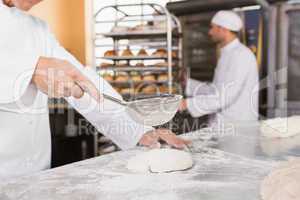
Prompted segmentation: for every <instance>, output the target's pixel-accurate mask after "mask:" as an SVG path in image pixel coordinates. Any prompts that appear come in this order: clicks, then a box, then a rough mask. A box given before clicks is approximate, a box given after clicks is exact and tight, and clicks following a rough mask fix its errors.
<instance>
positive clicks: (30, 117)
mask: <svg viewBox="0 0 300 200" xmlns="http://www.w3.org/2000/svg"><path fill="white" fill-rule="evenodd" d="M0 24H1V29H0V61H1V64H0V180H1V181H2V180H4V179H6V178H10V177H16V176H20V175H25V174H29V173H32V172H36V171H39V170H43V169H47V168H49V167H50V158H51V137H50V128H49V115H48V106H47V101H48V97H47V96H46V95H45V94H43V93H42V92H40V91H39V90H37V88H36V87H35V86H34V85H33V84H32V83H31V79H32V74H33V72H34V69H35V66H36V65H37V62H38V59H39V57H40V56H46V57H55V58H59V59H64V60H67V61H69V62H71V63H72V64H73V65H75V66H76V67H77V68H78V69H79V70H80V71H81V72H82V73H83V74H85V75H86V76H87V77H88V78H89V79H90V80H92V81H93V83H94V84H95V85H96V86H97V88H98V89H99V90H100V91H101V92H103V93H106V94H109V95H111V96H114V97H116V98H119V99H121V96H120V95H119V94H118V93H117V92H116V91H115V90H114V89H113V88H112V87H111V86H110V85H109V84H108V83H107V82H106V81H105V80H103V79H102V78H100V77H99V76H98V75H97V73H96V72H95V71H93V70H91V69H87V68H83V66H82V65H81V64H80V63H79V62H78V61H77V60H76V59H75V58H74V57H73V56H72V55H70V54H69V53H68V52H67V51H66V50H65V49H64V48H62V47H61V46H60V45H59V43H58V42H57V41H56V39H55V37H54V36H53V35H52V34H51V32H50V31H49V29H48V27H47V25H46V23H44V22H43V21H41V20H40V19H38V18H35V17H32V16H30V15H28V14H26V13H25V12H23V11H21V10H18V9H16V8H9V7H7V6H5V5H4V4H2V1H1V0H0ZM66 100H67V101H68V102H69V103H70V104H71V105H72V106H73V107H74V108H75V109H77V110H78V111H79V112H80V113H81V114H82V115H83V116H84V117H85V118H86V119H87V120H88V121H90V122H91V123H92V124H93V125H94V126H95V127H96V128H97V129H98V131H100V132H101V133H103V134H104V135H106V136H108V137H109V138H110V139H112V140H113V141H114V142H115V143H116V144H117V145H118V146H119V147H121V148H122V149H128V148H132V147H134V146H135V145H136V144H137V143H138V141H139V140H140V138H141V137H142V135H143V134H144V133H145V132H147V131H150V130H153V128H152V127H148V126H143V125H140V124H137V123H135V122H134V121H133V120H132V119H131V118H130V117H129V116H128V115H127V114H126V112H125V110H124V108H123V107H122V106H119V105H118V104H115V103H112V102H110V101H107V100H104V101H103V102H102V104H98V103H97V102H96V101H95V100H94V99H92V98H91V97H90V96H89V95H88V94H85V95H84V96H83V97H82V98H81V99H75V98H72V97H70V98H66Z"/></svg>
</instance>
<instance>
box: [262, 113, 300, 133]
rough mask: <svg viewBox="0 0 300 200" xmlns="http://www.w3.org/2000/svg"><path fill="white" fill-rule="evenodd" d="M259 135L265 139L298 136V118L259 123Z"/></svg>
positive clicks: (299, 131)
mask: <svg viewBox="0 0 300 200" xmlns="http://www.w3.org/2000/svg"><path fill="white" fill-rule="evenodd" d="M260 130H261V133H262V135H263V136H264V137H267V138H287V137H293V136H295V135H297V134H300V116H292V117H288V118H275V119H270V120H266V121H263V122H261V126H260Z"/></svg>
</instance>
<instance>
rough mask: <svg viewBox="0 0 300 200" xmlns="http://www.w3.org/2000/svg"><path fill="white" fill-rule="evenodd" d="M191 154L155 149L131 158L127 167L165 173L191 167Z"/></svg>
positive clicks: (140, 170)
mask: <svg viewBox="0 0 300 200" xmlns="http://www.w3.org/2000/svg"><path fill="white" fill-rule="evenodd" d="M192 166H193V159H192V156H191V154H189V153H187V152H185V151H180V150H175V149H153V150H150V151H148V152H146V153H142V154H139V155H137V156H135V157H132V158H131V159H129V161H128V163H127V169H129V170H131V171H134V172H143V173H146V172H152V173H164V172H173V171H181V170H186V169H189V168H191V167H192Z"/></svg>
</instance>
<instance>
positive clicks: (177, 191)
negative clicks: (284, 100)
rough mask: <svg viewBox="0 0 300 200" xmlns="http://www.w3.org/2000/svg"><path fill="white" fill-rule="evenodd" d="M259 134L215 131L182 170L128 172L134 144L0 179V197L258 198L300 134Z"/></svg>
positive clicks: (299, 142)
mask: <svg viewBox="0 0 300 200" xmlns="http://www.w3.org/2000/svg"><path fill="white" fill-rule="evenodd" d="M196 134H197V133H194V134H193V135H196ZM188 135H189V134H188ZM259 135H260V134H259V131H258V129H257V126H251V127H250V126H247V127H238V128H237V129H235V130H231V131H229V133H224V134H221V135H219V140H218V142H217V143H215V144H214V145H213V147H211V148H207V147H205V148H204V147H202V146H201V145H202V143H201V142H199V141H196V142H195V144H194V147H193V148H192V152H193V159H194V161H195V165H194V167H193V168H192V169H190V170H187V171H182V172H173V173H167V174H136V173H133V172H130V171H128V170H127V169H126V168H125V165H126V161H127V160H128V158H129V157H131V156H134V155H136V154H137V153H139V152H141V151H144V150H143V149H135V150H131V151H124V152H117V153H113V154H109V155H106V156H102V157H98V158H94V159H90V160H86V161H82V162H78V163H74V164H71V165H67V166H64V167H61V168H56V169H52V170H48V171H44V172H41V173H37V174H34V175H31V176H27V177H23V178H19V179H16V180H12V181H11V182H9V183H1V184H0V199H1V200H6V199H9V200H10V199H11V200H15V199H18V200H27V199H28V200H29V199H30V200H34V199H43V200H50V199H51V200H53V199H60V200H96V199H101V200H120V199H122V200H127V199H128V200H129V199H130V200H137V199H143V200H156V199H164V200H181V199H189V200H193V199H195V200H196V199H197V200H199V199H206V200H241V199H243V200H259V199H260V195H259V187H260V182H261V180H262V179H263V178H264V177H265V176H266V175H267V174H268V173H269V172H270V171H271V169H272V168H273V167H274V166H276V165H278V162H279V161H280V160H284V159H286V158H287V157H288V156H300V136H298V137H294V138H290V139H285V140H278V139H275V140H267V139H263V138H261V137H260V136H259ZM204 143H205V142H204ZM204 143H203V144H204Z"/></svg>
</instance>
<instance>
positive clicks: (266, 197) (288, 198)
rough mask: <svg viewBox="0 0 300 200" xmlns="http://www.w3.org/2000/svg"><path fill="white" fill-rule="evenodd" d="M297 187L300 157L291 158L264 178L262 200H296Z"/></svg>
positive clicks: (299, 184)
mask: <svg viewBox="0 0 300 200" xmlns="http://www.w3.org/2000/svg"><path fill="white" fill-rule="evenodd" d="M299 188H300V158H292V159H290V160H289V161H288V162H284V163H283V164H281V166H280V167H278V168H277V169H275V170H274V171H272V173H270V174H269V175H268V176H267V177H266V178H265V179H264V181H263V182H262V185H261V196H262V199H263V200H298V199H299V198H300V190H299Z"/></svg>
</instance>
